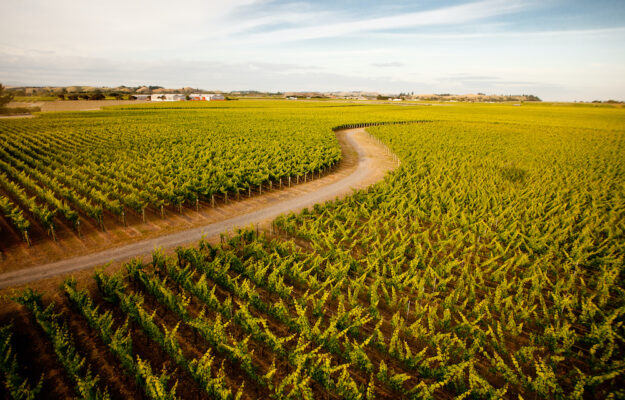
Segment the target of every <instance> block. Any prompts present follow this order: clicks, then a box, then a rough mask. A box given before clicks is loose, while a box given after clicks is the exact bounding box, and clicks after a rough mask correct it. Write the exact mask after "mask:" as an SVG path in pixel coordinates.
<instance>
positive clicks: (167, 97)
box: [150, 93, 187, 101]
mask: <svg viewBox="0 0 625 400" xmlns="http://www.w3.org/2000/svg"><path fill="white" fill-rule="evenodd" d="M150 99H151V100H152V101H183V100H186V99H187V96H185V95H184V94H179V93H162V94H153V95H151V96H150Z"/></svg>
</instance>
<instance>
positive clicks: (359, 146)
mask: <svg viewBox="0 0 625 400" xmlns="http://www.w3.org/2000/svg"><path fill="white" fill-rule="evenodd" d="M359 131H362V129H349V130H344V133H345V134H346V139H347V142H348V144H349V145H351V147H352V148H353V149H354V150H355V151H356V152H357V154H358V164H357V167H356V169H355V171H354V172H353V173H351V174H350V175H348V176H347V177H345V178H343V179H340V180H338V181H335V182H333V183H330V184H328V185H327V186H323V187H321V188H319V189H318V190H316V191H314V192H311V193H306V194H303V195H301V196H298V197H295V198H290V199H285V200H284V201H281V202H279V203H277V204H272V205H269V206H267V207H265V208H262V209H259V210H256V211H252V212H249V213H246V214H242V215H239V216H237V217H234V218H229V219H226V220H223V221H219V222H216V223H212V224H210V225H206V226H202V227H199V228H193V229H188V230H184V231H180V232H176V233H172V234H169V235H165V236H160V237H157V238H153V239H146V240H143V241H140V242H136V243H132V244H129V245H124V246H121V247H116V248H111V249H108V250H104V251H101V252H97V253H92V254H88V255H85V256H79V257H74V258H69V259H65V260H61V261H57V262H52V263H48V264H43V265H39V266H35V267H29V268H25V269H21V270H17V271H11V272H7V273H4V274H1V275H0V289H2V288H7V287H11V286H17V285H22V284H25V283H29V282H34V281H38V280H42V279H46V278H50V277H53V276H57V275H62V274H67V273H70V272H73V271H78V270H82V269H87V268H91V267H95V266H99V265H104V264H106V263H108V262H117V261H124V260H129V259H131V258H133V257H137V256H146V255H149V254H151V252H152V251H153V250H154V249H157V248H163V249H171V248H175V247H177V246H181V245H185V244H189V243H192V242H194V241H197V240H200V239H201V238H202V237H204V236H205V237H214V236H217V235H219V234H220V233H222V232H226V231H232V230H233V229H235V228H238V227H246V226H249V225H251V224H255V223H259V222H261V221H266V220H269V219H274V218H275V217H277V216H278V215H280V214H285V213H288V212H291V211H299V210H301V209H303V208H305V207H310V206H312V205H314V204H316V203H322V202H324V201H327V200H331V199H334V198H336V197H337V196H339V195H342V194H345V193H349V192H350V191H351V189H352V188H356V187H357V186H358V185H359V184H362V183H363V182H365V181H367V179H368V178H370V176H371V174H373V173H375V172H376V171H375V165H374V164H375V163H374V159H373V157H374V156H375V155H374V154H371V151H366V150H365V148H364V146H363V141H364V139H363V137H364V135H362V136H360V137H359V135H355V133H357V132H359ZM381 149H382V148H381V146H380V148H379V149H378V150H381Z"/></svg>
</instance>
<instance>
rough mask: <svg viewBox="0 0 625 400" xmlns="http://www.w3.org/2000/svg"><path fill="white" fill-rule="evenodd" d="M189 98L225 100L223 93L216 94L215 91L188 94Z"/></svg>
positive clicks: (196, 99)
mask: <svg viewBox="0 0 625 400" xmlns="http://www.w3.org/2000/svg"><path fill="white" fill-rule="evenodd" d="M189 98H190V99H191V100H195V101H216V100H225V98H224V95H223V94H216V93H193V94H190V95H189Z"/></svg>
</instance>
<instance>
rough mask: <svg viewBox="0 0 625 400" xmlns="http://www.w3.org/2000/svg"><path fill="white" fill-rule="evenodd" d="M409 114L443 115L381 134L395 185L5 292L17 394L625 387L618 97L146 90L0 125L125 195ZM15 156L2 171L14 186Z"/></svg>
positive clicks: (317, 159) (311, 153)
mask: <svg viewBox="0 0 625 400" xmlns="http://www.w3.org/2000/svg"><path fill="white" fill-rule="evenodd" d="M416 120H419V121H429V122H427V123H422V124H407V125H388V126H377V127H370V128H368V129H367V130H368V132H370V133H371V134H372V135H374V136H375V137H377V138H379V139H380V140H381V141H382V142H384V143H385V144H386V145H387V146H388V147H389V148H390V149H391V150H393V151H394V152H395V153H396V154H397V156H399V158H400V159H401V166H400V167H399V168H398V169H396V170H394V171H393V172H391V173H389V174H388V175H387V177H386V178H385V179H384V181H382V182H380V183H378V184H376V185H374V186H372V187H370V188H369V189H368V190H362V191H358V192H356V193H354V194H353V195H351V196H349V197H347V198H345V199H343V200H337V201H334V202H329V203H326V204H322V205H317V206H315V207H314V208H313V209H310V210H304V211H303V212H302V213H300V214H297V215H287V216H282V217H279V218H278V219H277V220H276V221H274V223H273V225H274V227H275V229H274V232H273V233H272V234H269V233H267V234H263V233H261V234H260V235H258V234H257V233H256V232H255V231H252V230H244V231H240V232H238V233H237V234H235V235H234V236H232V237H229V238H227V239H224V243H222V244H220V245H210V244H208V243H206V242H202V243H201V244H200V246H199V247H198V248H180V249H178V250H177V251H176V254H175V256H173V257H166V256H164V255H162V254H160V253H155V255H154V261H153V262H152V263H143V262H141V261H138V260H137V261H133V262H130V263H128V264H127V265H126V267H125V268H124V269H123V271H122V272H121V273H118V274H109V273H106V272H101V271H98V272H96V274H95V277H94V278H95V279H94V281H95V284H92V283H85V282H78V283H77V282H75V281H73V280H68V281H66V283H65V285H64V286H63V288H62V289H61V290H60V292H59V293H54V294H53V293H45V296H44V297H43V298H41V297H40V296H39V295H38V294H36V293H32V292H22V293H20V294H15V295H14V300H15V301H17V302H18V303H20V304H23V305H24V307H22V308H20V309H19V310H18V311H15V312H12V313H5V315H4V317H3V322H4V323H9V322H10V321H13V325H12V327H11V328H6V329H5V330H2V331H0V339H3V340H2V341H1V342H2V343H1V344H2V346H0V353H1V354H0V355H1V356H0V362H1V365H0V371H1V373H2V378H3V379H4V382H5V386H6V393H5V395H8V394H19V393H27V392H29V391H30V392H31V393H34V392H37V390H39V392H38V393H39V396H41V397H43V398H58V397H59V396H80V397H84V398H107V396H110V397H111V398H129V397H132V398H141V397H147V398H189V399H190V398H199V397H207V398H224V399H235V398H239V396H240V398H250V399H254V398H279V399H286V398H292V399H298V398H302V399H309V398H310V399H311V398H347V399H373V398H376V399H383V398H385V399H398V398H406V399H432V398H476V399H481V398H511V399H521V398H524V399H542V398H557V399H565V398H580V399H581V398H625V390H624V389H623V382H624V381H625V361H624V360H625V326H624V323H625V290H624V289H625V175H624V174H625V161H624V160H625V137H624V135H625V110H623V109H622V108H616V107H607V106H603V107H592V106H580V105H568V104H523V105H522V106H520V107H518V106H514V105H491V104H482V105H477V104H475V105H474V104H454V105H453V106H451V105H450V106H443V105H441V106H429V107H428V106H395V105H368V104H341V103H333V102H323V103H315V102H283V101H237V102H225V103H220V104H218V105H214V104H207V105H198V104H192V103H180V104H175V105H158V106H154V105H141V106H134V107H132V108H126V109H110V110H107V111H104V112H98V113H65V114H62V113H59V114H51V115H44V116H42V117H41V118H35V119H30V120H21V121H16V120H11V121H0V139H1V140H2V156H1V157H0V158H1V160H2V163H3V164H2V165H3V168H7V171H8V169H9V168H10V166H8V165H9V164H11V163H13V164H11V165H12V166H13V168H14V169H18V164H15V163H16V162H17V161H14V160H17V159H18V158H19V159H20V160H22V161H21V162H24V163H26V164H28V166H30V167H32V168H33V170H36V171H39V172H40V173H41V174H44V173H45V174H47V175H48V176H49V177H50V179H53V180H56V181H57V182H59V185H64V186H66V187H69V188H71V189H72V190H74V191H75V192H76V193H77V194H76V197H77V198H78V197H79V196H82V197H81V198H83V197H84V198H85V199H89V198H88V196H87V194H86V193H87V192H85V193H82V192H80V191H79V189H80V188H79V186H78V184H76V185H75V186H72V185H70V183H69V182H70V181H69V178H71V177H73V176H74V175H72V173H71V171H72V170H76V171H77V172H76V173H77V174H78V173H80V174H84V176H85V177H87V176H91V177H92V178H90V179H83V180H82V181H83V183H84V185H85V190H87V189H89V188H94V190H98V191H99V192H101V193H102V195H103V196H107V199H109V200H110V201H114V200H117V201H118V202H119V204H120V207H122V209H131V208H133V206H132V204H131V203H130V202H129V201H130V200H128V199H129V198H131V196H132V195H133V193H135V192H133V191H132V190H135V191H136V192H137V193H135V194H136V196H138V198H139V199H141V198H142V197H141V195H140V193H141V191H142V190H143V191H145V192H146V193H149V194H150V195H153V196H155V197H156V199H150V198H148V197H147V195H146V196H144V197H145V198H144V199H143V200H141V201H143V202H141V203H140V204H141V207H158V206H159V205H160V204H161V203H159V201H164V202H166V204H169V205H176V204H179V203H182V202H190V201H191V202H192V201H193V199H194V197H193V196H194V195H195V196H205V197H206V196H209V195H210V194H211V193H225V192H230V193H232V192H233V191H234V190H236V189H244V188H246V187H248V186H249V185H258V184H259V182H260V183H262V182H263V180H269V179H273V180H275V179H276V178H279V177H281V176H287V175H297V174H302V173H306V172H310V171H315V170H317V169H319V168H323V167H326V166H329V165H331V164H332V163H334V162H336V161H337V160H338V157H337V156H338V155H339V154H340V151H339V149H338V144H337V142H336V139H335V138H334V134H333V133H332V130H331V129H332V128H333V127H335V126H338V125H343V124H350V123H364V122H383V121H386V122H391V121H416ZM72 143H73V144H74V146H75V147H69V145H70V144H72ZM20 144H21V145H23V146H30V147H28V150H26V148H25V147H20ZM63 149H65V150H63ZM235 149H239V150H235ZM63 151H64V152H63ZM20 154H23V155H24V156H20ZM25 155H28V156H30V157H32V159H33V160H35V161H33V164H31V163H29V162H28V159H27V158H26V157H25ZM36 155H39V156H40V157H41V158H39V159H36V158H35V156H36ZM20 157H21V158H20ZM48 159H49V160H51V161H54V162H55V163H52V162H49V163H47V162H45V161H46V160H48ZM36 160H41V161H36ZM63 160H67V161H63ZM37 162H39V163H40V164H38V165H41V168H38V167H37V166H36V165H35V164H36V163H37ZM4 165H7V166H6V167H4ZM255 166H256V168H255ZM83 168H84V169H83ZM206 170H210V171H215V173H208V172H206ZM7 171H5V174H4V175H2V177H3V179H4V181H6V182H9V183H7V184H6V185H7V186H6V187H10V185H11V184H20V183H21V181H19V180H16V179H14V178H12V177H11V175H10V174H9V173H8V172H7ZM25 171H28V170H27V169H26V170H25ZM56 171H64V173H66V176H67V177H68V180H67V181H65V180H64V179H65V178H64V177H62V176H61V175H60V173H59V175H55V174H56ZM107 171H109V172H110V173H109V172H107ZM220 173H221V174H222V175H220ZM89 174H92V175H89ZM203 174H204V175H203ZM25 175H26V176H27V177H28V178H29V179H37V180H38V182H43V180H44V179H45V178H42V179H38V178H36V175H34V173H33V174H29V173H28V172H25ZM16 176H20V175H19V173H18V175H16ZM219 176H227V177H229V179H230V180H231V181H233V182H235V184H233V185H230V184H224V183H223V182H224V181H223V180H220V178H218V177H219ZM129 177H131V178H129ZM105 178H106V179H105ZM198 182H199V183H198ZM105 184H106V185H110V186H104V185H105ZM41 185H44V186H46V188H48V187H49V186H48V185H47V184H45V183H41ZM142 185H144V186H142ZM168 185H169V186H168ZM246 185H248V186H246ZM200 186H202V187H205V188H210V190H209V189H207V191H206V192H202V191H201V190H199V189H198V187H200ZM130 187H132V188H134V189H132V190H131V189H130ZM107 188H109V189H107ZM168 188H169V189H168ZM25 190H29V191H30V189H25ZM80 190H82V189H80ZM159 191H162V193H174V194H176V193H179V195H178V196H179V197H167V196H166V195H163V196H162V197H160V195H159V194H158V193H160V192H159ZM52 192H54V197H56V198H58V199H59V200H61V201H67V204H70V202H69V201H68V200H67V199H65V200H64V199H63V197H62V193H63V192H62V191H58V192H56V191H54V190H52ZM5 194H6V198H7V201H9V202H11V204H14V205H15V206H14V207H19V206H20V203H19V199H18V197H14V196H13V195H12V194H11V192H8V191H7V192H5ZM29 194H30V193H29ZM25 197H27V198H29V196H28V195H26V196H25ZM35 201H36V202H37V204H44V200H43V198H39V197H38V198H36V199H35ZM138 201H139V200H138ZM93 203H94V204H96V202H95V201H93ZM101 204H103V205H104V208H103V209H104V212H105V213H107V212H108V213H111V214H114V210H112V209H108V208H106V206H105V204H106V203H105V202H102V203H101ZM48 208H49V209H51V206H48ZM69 208H70V209H71V210H73V211H75V212H77V213H78V215H79V217H80V218H85V215H86V212H84V211H83V210H82V209H79V208H74V207H73V206H70V207H69ZM7 209H9V208H7ZM59 210H61V209H60V208H59ZM107 210H108V211H107ZM136 210H140V208H137V209H136ZM61 214H62V211H59V215H61ZM10 215H12V214H10V213H9V217H6V219H7V222H10V221H13V219H12V218H13V217H11V216H10ZM21 215H23V218H26V219H28V220H34V218H33V217H32V216H31V214H30V211H29V210H28V209H26V208H24V209H23V212H22V213H21ZM32 215H34V213H33V214H32ZM54 218H59V217H56V216H55V217H54ZM33 223H37V222H36V221H33ZM48 307H49V308H48ZM61 311H62V313H61V314H59V313H58V312H61ZM11 329H12V330H13V332H14V333H13V336H11V335H10V332H11ZM24 332H28V333H27V334H26V335H27V337H28V338H30V339H28V340H31V341H35V342H36V343H39V344H38V347H37V348H38V349H41V352H42V353H43V355H40V354H37V353H35V352H33V351H32V350H30V349H29V348H28V345H27V344H26V343H28V341H27V340H26V339H24V338H20V337H19V336H20V334H23V333H24ZM14 355H16V358H15V359H14V358H13V356H14ZM39 357H40V359H41V360H42V361H41V362H36V360H38V359H39ZM13 360H15V361H13ZM48 371H55V373H54V374H51V373H49V372H48ZM96 375H97V376H98V377H97V378H96ZM40 377H41V379H42V380H41V385H40V386H38V387H37V383H38V382H39V379H40ZM26 378H28V382H27V383H23V382H24V379H26ZM20 385H21V386H20ZM15 398H20V397H17V396H16V397H15ZM21 398H25V397H21Z"/></svg>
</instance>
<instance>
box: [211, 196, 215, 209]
mask: <svg viewBox="0 0 625 400" xmlns="http://www.w3.org/2000/svg"><path fill="white" fill-rule="evenodd" d="M211 207H213V208H215V195H214V194H211Z"/></svg>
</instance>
